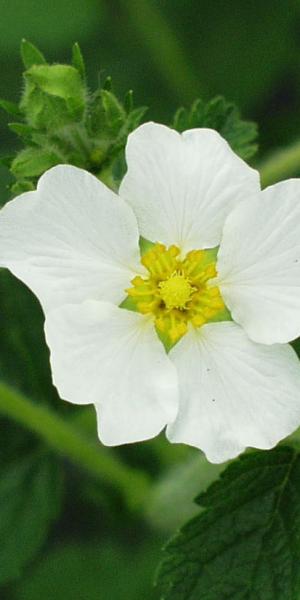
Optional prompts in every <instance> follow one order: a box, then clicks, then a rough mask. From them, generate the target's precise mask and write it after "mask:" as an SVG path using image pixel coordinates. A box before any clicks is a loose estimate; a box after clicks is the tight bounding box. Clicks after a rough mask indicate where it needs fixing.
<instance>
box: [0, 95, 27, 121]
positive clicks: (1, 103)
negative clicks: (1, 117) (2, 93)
mask: <svg viewBox="0 0 300 600" xmlns="http://www.w3.org/2000/svg"><path fill="white" fill-rule="evenodd" d="M0 108H3V110H5V112H7V113H8V114H9V115H12V116H13V117H21V116H22V113H21V111H20V109H19V107H18V105H17V104H15V103H14V102H9V101H8V100H3V99H2V98H0Z"/></svg>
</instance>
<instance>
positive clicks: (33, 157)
mask: <svg viewBox="0 0 300 600" xmlns="http://www.w3.org/2000/svg"><path fill="white" fill-rule="evenodd" d="M59 162H61V160H60V159H59V157H58V156H57V154H55V152H52V151H51V150H45V149H44V150H43V149H40V148H25V150H21V152H19V154H18V155H17V156H16V158H15V159H14V160H13V162H12V165H11V172H12V173H13V175H15V177H17V179H26V178H28V177H38V176H39V175H41V174H42V173H44V172H45V171H47V169H50V167H53V166H54V165H57V164H59Z"/></svg>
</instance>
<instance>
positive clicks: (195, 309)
mask: <svg viewBox="0 0 300 600" xmlns="http://www.w3.org/2000/svg"><path fill="white" fill-rule="evenodd" d="M141 263H142V264H143V265H144V267H146V269H147V271H148V276H146V277H140V276H137V277H135V278H134V279H133V280H132V282H131V283H132V287H131V288H129V289H128V290H126V292H127V294H128V296H129V298H130V300H131V308H132V307H133V308H134V310H137V311H139V312H141V313H143V314H152V315H153V317H154V320H155V326H156V329H157V332H158V334H159V335H160V337H161V338H162V340H163V342H164V343H165V345H166V347H168V348H169V347H171V346H172V345H174V344H175V343H176V342H177V341H178V340H179V339H180V338H181V337H182V336H183V335H184V334H185V333H186V332H187V328H188V323H191V324H192V325H194V327H200V326H201V325H203V324H204V323H207V322H208V321H212V320H225V319H230V313H229V312H228V311H227V309H226V307H225V304H224V302H223V299H222V297H221V294H220V291H219V289H218V287H217V286H215V285H213V283H212V281H211V280H212V279H213V278H214V277H216V275H217V271H216V249H215V248H213V249H210V250H192V251H191V252H188V254H187V255H186V256H185V258H183V259H181V258H180V250H179V248H177V246H170V247H169V248H166V246H164V245H163V244H155V245H153V246H152V247H151V248H150V250H148V251H147V252H146V253H145V254H144V256H143V257H142V259H141ZM126 302H127V301H125V302H124V303H122V305H121V306H124V308H126V306H127V304H126ZM132 304H133V306H132Z"/></svg>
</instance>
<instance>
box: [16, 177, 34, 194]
mask: <svg viewBox="0 0 300 600" xmlns="http://www.w3.org/2000/svg"><path fill="white" fill-rule="evenodd" d="M10 189H11V193H12V195H13V196H18V195H19V194H24V193H25V192H32V191H33V190H34V189H35V186H34V184H33V182H32V181H30V180H26V179H22V180H20V181H16V183H13V185H12V186H11V188H10Z"/></svg>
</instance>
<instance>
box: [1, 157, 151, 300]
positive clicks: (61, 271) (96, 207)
mask: <svg viewBox="0 0 300 600" xmlns="http://www.w3.org/2000/svg"><path fill="white" fill-rule="evenodd" d="M138 237H139V234H138V229H137V223H136V219H135V217H134V215H133V213H132V211H131V208H130V207H129V206H127V205H126V203H125V202H124V201H122V200H121V199H120V198H118V196H117V195H116V194H114V193H113V192H112V191H110V190H109V189H108V188H107V187H106V186H105V185H103V183H101V182H100V181H98V180H97V179H96V177H94V176H93V175H91V174H90V173H87V172H86V171H83V170H82V169H77V168H76V167H72V166H68V165H61V166H58V167H54V168H53V169H51V170H50V171H48V172H46V173H45V175H43V176H42V177H41V179H40V181H39V184H38V189H37V191H36V192H28V193H25V194H22V196H19V197H18V198H16V199H15V200H13V201H12V202H9V203H8V204H7V205H6V206H5V207H4V208H3V209H2V210H1V212H0V265H1V266H4V267H8V268H9V269H10V270H11V271H12V272H13V273H14V274H15V275H16V276H17V277H19V278H20V279H21V280H22V281H24V282H25V283H26V284H27V285H28V286H29V287H30V288H31V289H32V290H33V291H34V292H35V294H36V295H37V296H38V298H39V299H40V301H41V303H42V305H43V307H44V309H46V310H48V309H51V308H54V307H57V306H60V305H62V304H65V303H76V302H81V301H83V300H85V299H88V298H92V299H93V298H95V299H104V300H107V301H112V302H117V303H119V302H120V301H121V300H122V299H123V298H124V297H125V296H126V294H125V293H124V288H126V287H128V284H129V282H130V279H132V277H133V273H135V272H136V270H137V269H138V263H139V251H138Z"/></svg>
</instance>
